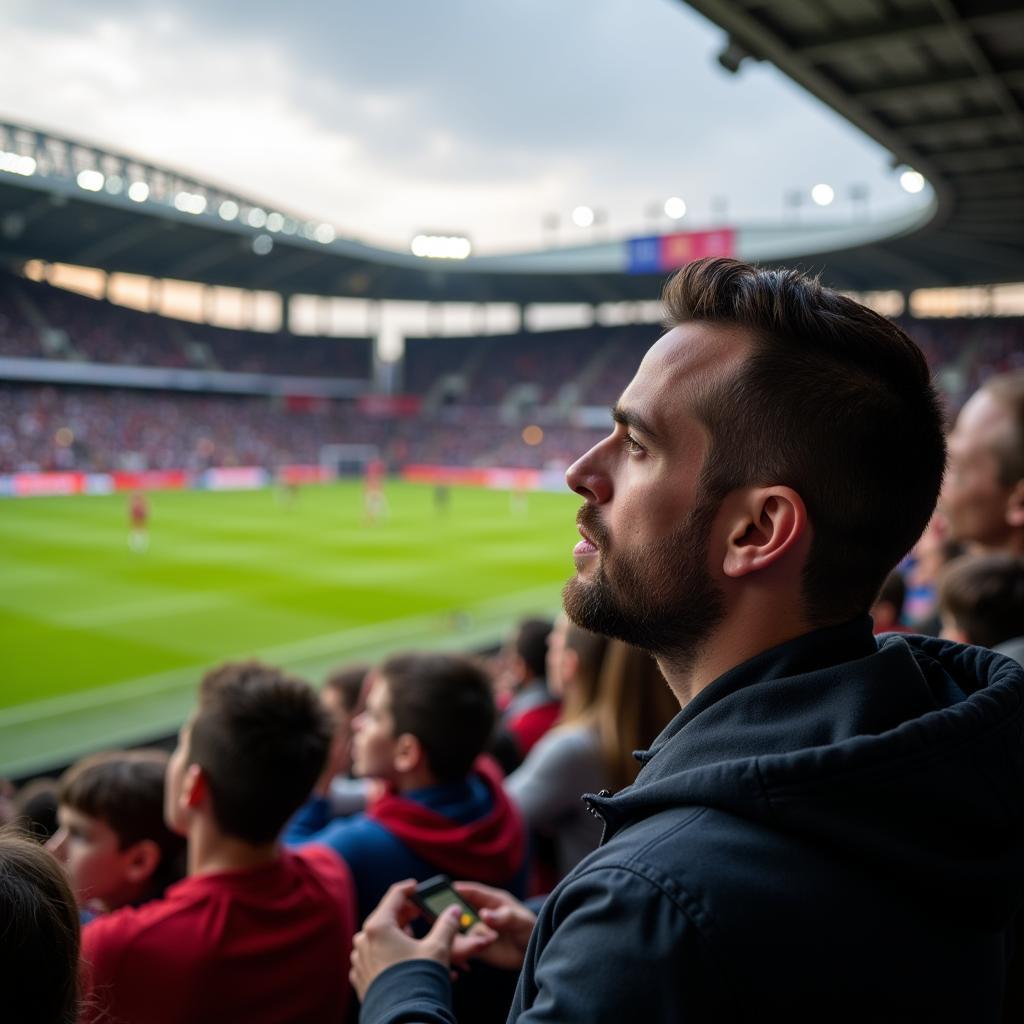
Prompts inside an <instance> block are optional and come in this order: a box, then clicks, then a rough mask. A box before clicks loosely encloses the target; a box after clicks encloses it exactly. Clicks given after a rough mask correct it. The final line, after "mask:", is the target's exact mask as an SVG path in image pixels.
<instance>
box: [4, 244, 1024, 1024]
mask: <svg viewBox="0 0 1024 1024" xmlns="http://www.w3.org/2000/svg"><path fill="white" fill-rule="evenodd" d="M675 287H676V289H677V291H678V292H679V293H680V294H679V296H678V298H677V301H676V303H675V305H673V304H672V302H671V301H670V303H669V308H670V310H675V311H676V312H675V313H674V322H675V323H676V327H675V328H674V329H673V330H672V331H671V332H670V333H669V334H667V335H666V337H665V338H663V339H662V340H661V341H659V342H658V344H657V345H656V346H655V348H654V349H652V354H651V357H650V361H649V362H645V364H644V366H645V369H642V370H641V371H640V372H639V373H638V375H637V377H636V378H634V380H633V381H632V382H631V383H630V385H629V387H628V388H627V390H626V392H625V395H624V397H623V406H622V409H621V410H620V412H619V414H618V415H619V420H618V421H617V422H616V425H615V427H614V428H613V433H612V435H611V436H609V437H607V438H604V439H602V440H601V441H600V442H599V443H598V444H596V445H595V446H594V447H593V448H592V449H590V450H589V451H588V452H586V453H585V454H584V455H582V456H581V457H580V458H579V460H578V461H577V462H576V463H575V464H574V466H573V468H572V469H571V470H570V471H569V474H568V482H569V485H570V486H571V487H572V489H573V490H575V491H576V492H577V493H578V494H579V495H580V496H581V497H582V498H583V508H582V510H581V513H580V515H579V518H578V524H579V526H580V533H581V538H582V539H581V541H580V544H579V545H578V546H577V549H576V552H575V554H576V558H577V573H576V575H575V576H574V577H573V578H572V580H571V581H570V583H569V584H568V585H567V587H566V590H565V608H566V613H567V616H568V617H562V618H559V620H558V621H557V622H556V623H551V622H550V621H548V620H546V619H542V618H529V619H525V620H523V621H521V622H520V623H519V624H518V626H517V627H516V629H515V630H514V632H513V633H512V634H511V635H510V636H509V638H508V640H507V642H506V644H505V645H504V646H503V648H502V649H501V650H500V651H499V652H498V653H497V654H496V655H493V656H492V657H491V658H485V657H483V656H470V655H466V654H464V653H447V652H435V651H431V652H411V653H405V654H399V655H392V656H389V657H386V658H385V659H383V660H382V661H380V662H379V663H377V664H373V665H349V666H343V667H342V668H341V669H339V670H338V671H337V672H335V673H333V674H332V675H331V676H330V677H329V678H328V680H327V681H326V683H325V684H324V686H323V687H322V688H321V690H320V691H319V693H318V692H317V691H316V690H315V689H314V688H313V687H312V686H311V685H310V684H309V683H307V682H305V681H303V680H300V679H298V678H295V677H293V676H291V675H289V674H288V673H286V672H285V671H283V670H281V669H279V668H276V667H273V666H269V665H266V664H262V663H259V662H236V663H228V664H224V665H221V666H219V667H217V668H215V669H212V670H211V671H210V672H208V673H207V674H206V675H205V676H204V677H203V678H202V680H201V681H200V684H199V692H198V699H197V702H196V706H195V708H194V709H193V711H192V713H191V714H190V715H189V717H188V719H187V720H186V721H185V722H184V723H183V725H182V727H181V730H180V732H179V735H178V737H177V741H176V746H175V749H174V751H173V753H172V754H170V756H166V755H164V754H161V753H159V752H155V751H149V750H143V751H133V752H123V751H114V752H106V753H103V754H99V755H93V756H91V757H89V758H87V759H85V760H83V761H81V762H79V763H77V764H75V765H73V766H72V767H71V768H69V769H68V770H67V772H66V773H65V774H64V775H63V776H62V777H61V779H60V780H59V782H57V783H55V784H53V785H52V786H51V787H50V793H51V796H52V801H53V802H54V803H55V805H56V811H55V821H52V822H51V821H50V820H49V819H50V818H51V817H53V808H52V806H51V808H50V812H49V815H48V813H47V811H46V809H45V807H41V809H40V811H39V813H38V814H37V815H35V816H33V813H32V812H31V811H30V810H29V801H28V799H27V794H26V793H22V792H14V791H12V790H11V788H10V787H8V788H6V789H4V790H3V791H2V792H0V816H2V817H3V818H5V819H6V820H7V821H8V822H9V824H7V825H6V826H5V827H4V828H3V829H0V921H2V922H4V927H2V928H0V963H4V964H5V966H6V965H8V964H12V965H14V973H13V974H12V975H11V977H10V979H9V980H8V981H7V983H6V986H5V998H6V1000H7V1002H6V1004H5V1009H6V1008H8V1007H13V1008H14V1009H15V1012H16V1013H21V1015H22V1016H23V1017H25V1018H26V1019H36V1020H39V1021H44V1022H45V1021H64V1022H70V1021H72V1020H75V1019H76V1014H77V1019H78V1020H80V1021H82V1022H89V1024H92V1022H96V1024H100V1022H118V1021H120V1022H122V1024H134V1022H143V1021H144V1022H146V1024H164V1022H168V1024H169V1022H171V1021H185V1020H187V1021H191V1022H196V1024H205V1022H207V1021H209V1022H211V1024H213V1022H218V1024H220V1022H223V1021H229V1020H245V1021H248V1022H255V1024H262V1022H270V1021H317V1022H319V1021H325V1022H326V1021H345V1020H349V1021H352V1020H355V1019H357V1017H358V1019H363V1020H365V1021H367V1022H372V1024H384V1022H401V1021H430V1022H451V1021H454V1020H462V1021H463V1022H469V1021H473V1022H480V1024H487V1022H490V1021H501V1020H505V1019H506V1016H508V1018H509V1019H510V1020H512V1021H515V1020H516V1019H519V1018H523V1019H527V1018H529V1019H535V1020H538V1021H539V1020H543V1021H551V1022H554V1021H564V1022H566V1024H572V1022H582V1021H585V1020H586V1021H589V1020H598V1019H608V1020H624V1019H639V1020H644V1021H661V1020H664V1021H670V1020H679V1019H688V1020H695V1021H702V1022H709V1021H738V1020H749V1019H753V1018H754V1017H755V1016H761V1015H764V1016H767V1017H770V1018H771V1019H775V1018H776V1017H778V1019H786V1020H793V1021H810V1020H819V1019H822V1018H825V1019H830V1020H858V1021H860V1020H866V1019H879V1020H901V1021H902V1020H930V1021H931V1020H944V1021H950V1022H953V1021H967V1020H972V1021H973V1020H979V1021H991V1022H994V1021H998V1020H1003V1021H1011V1020H1019V1019H1020V1014H1021V1010H1022V1007H1021V1003H1020V1002H1019V1000H1020V999H1021V998H1022V996H1024V988H1022V985H1021V982H1022V978H1024V973H1022V966H1024V953H1022V950H1021V946H1020V943H1019V942H1018V941H1016V940H1017V937H1018V935H1017V920H1018V918H1019V915H1020V914H1021V912H1022V908H1024V890H1022V889H1021V885H1020V881H1019V876H1020V856H1019V855H1020V853H1021V851H1022V850H1024V826H1022V822H1024V803H1022V801H1024V797H1022V794H1021V792H1020V787H1019V780H1020V778H1021V774H1022V769H1024V751H1022V750H1021V746H1020V735H1021V715H1020V708H1021V706H1022V703H1024V672H1022V671H1021V668H1020V666H1021V665H1024V370H1021V369H1016V370H1014V369H1013V368H1012V367H1013V366H1015V365H1016V363H1017V359H1016V355H1015V354H1014V353H1013V352H1010V353H1009V354H1008V359H1009V362H1010V364H1011V372H1004V373H991V374H984V375H983V376H984V379H983V382H982V384H981V386H980V387H979V388H978V389H977V390H975V391H974V392H973V393H972V394H971V395H970V396H968V397H967V400H966V401H965V402H964V403H963V405H962V408H961V409H960V410H959V413H958V415H957V417H956V420H955V423H954V424H953V425H952V428H951V429H950V430H949V432H948V441H947V436H946V430H945V427H946V425H945V424H944V423H943V412H942V410H941V408H940V404H939V401H938V398H937V395H936V393H935V391H934V390H933V388H932V385H931V384H930V382H929V373H928V368H927V367H926V366H925V365H924V363H923V361H922V360H921V358H920V355H919V353H918V352H917V351H916V350H915V349H914V347H913V346H912V345H910V344H908V343H907V342H906V339H905V337H904V336H903V335H902V334H901V333H900V332H898V331H897V330H896V329H895V328H893V326H892V325H891V324H888V323H886V322H885V321H882V320H881V319H880V318H878V317H876V316H875V315H874V314H870V313H869V312H868V311H866V310H863V309H861V308H859V307H856V306H855V305H854V304H852V303H849V302H847V301H846V300H839V299H838V298H837V297H836V296H834V295H832V294H831V293H827V292H824V293H823V292H822V290H821V289H820V288H819V287H818V286H817V285H816V284H815V283H814V282H809V281H807V280H806V279H803V278H801V277H800V276H799V275H797V274H795V273H794V274H792V275H790V276H788V277H785V278H783V277H782V276H781V275H780V276H779V277H772V278H768V277H767V275H765V276H764V277H762V276H760V273H759V272H758V271H756V270H755V269H753V268H750V267H746V266H745V265H743V264H738V263H735V262H734V261H728V260H721V261H717V260H716V261H704V262H703V265H693V266H691V267H689V268H687V269H686V270H685V271H684V272H683V274H681V275H680V277H679V278H677V284H676V286H675ZM751 296H755V299H753V300H752V299H751ZM769 300H770V301H769ZM745 302H749V304H748V305H745V304H744V303H745ZM698 303H700V304H701V306H700V310H701V314H702V315H701V316H697V315H696V314H694V313H692V310H693V309H694V308H695V306H697V305H698ZM680 309H681V310H684V311H685V312H684V313H682V314H681V313H679V312H678V310H680ZM766 311H767V312H766ZM772 317H781V318H783V320H784V322H785V324H787V325H788V326H789V328H790V330H789V331H788V332H787V333H786V335H785V338H786V344H785V345H779V344H778V343H777V342H776V341H775V340H774V339H769V340H761V339H759V341H758V342H754V341H752V340H751V339H750V338H748V337H745V336H742V334H743V330H749V328H750V327H751V325H752V324H757V323H763V320H762V319H761V318H767V319H768V322H770V323H771V324H772V325H773V327H775V328H778V323H776V322H775V321H772V320H771V318H772ZM694 321H696V322H694ZM721 323H724V325H725V329H724V330H719V327H720V324H721ZM737 325H739V327H740V329H737ZM829 331H835V332H836V333H835V334H834V335H831V336H830V340H832V341H833V342H835V341H839V342H842V344H834V345H832V346H831V347H828V346H825V345H823V344H822V333H823V332H829ZM756 344H760V345H762V346H763V347H761V348H756V349H754V351H756V353H757V355H756V356H752V355H751V349H753V348H754V346H755V345H756ZM789 346H796V347H797V348H798V349H799V351H798V352H797V354H796V356H795V357H794V356H793V353H792V351H791V349H790V347H789ZM851 349H852V350H853V351H852V352H851ZM794 359H795V362H794V361H793V360H794ZM773 360H774V361H778V360H781V363H779V362H773ZM723 366H727V369H726V370H723ZM794 366H796V367H797V368H798V369H799V372H800V373H805V372H806V373H808V374H810V376H811V377H813V378H814V380H813V383H814V384H815V385H816V386H817V388H816V389H815V388H808V386H807V383H806V381H805V380H804V379H803V378H800V379H799V380H797V379H796V376H798V375H797V374H796V373H795V371H794ZM780 369H781V372H779V371H780ZM773 371H774V372H773ZM694 376H699V378H700V381H701V389H700V390H699V393H698V398H696V399H695V400H694V401H693V403H692V404H687V403H685V402H681V401H680V397H679V396H680V393H681V392H682V391H685V390H686V388H687V387H690V386H692V378H693V377H694ZM768 381H771V383H772V384H773V385H774V386H771V387H769V386H767V383H768ZM826 382H827V383H829V384H830V386H829V387H824V384H825V383H826ZM708 388H717V389H718V390H717V391H715V394H716V395H717V402H715V403H712V406H711V407H709V408H705V409H703V410H702V411H701V414H702V415H706V416H708V421H707V422H702V423H701V424H700V425H698V423H697V420H696V419H695V417H696V416H697V407H698V406H699V403H700V402H701V401H702V400H705V399H706V396H707V389H708ZM751 405H755V406H756V410H755V412H754V413H753V414H752V415H751V416H750V417H749V419H748V418H745V417H744V416H741V415H740V412H742V413H744V414H745V413H746V412H747V411H748V409H749V407H750V406H751ZM808 405H810V406H811V407H812V409H809V408H808ZM723 408H724V409H726V410H727V411H730V412H731V413H732V415H725V416H723V417H722V418H720V419H716V418H715V417H716V416H718V415H719V414H720V413H721V412H722V409H723ZM865 410H867V411H865ZM808 416H814V417H815V422H816V423H817V426H818V428H819V429H818V430H817V431H815V432H811V433H808V430H807V417H808ZM652 423H653V424H655V426H654V427H652V426H651V424H652ZM766 423H767V424H770V429H769V428H766V427H765V424H766ZM716 431H724V433H719V434H717V435H716V433H715V432H716ZM709 437H710V438H711V439H710V440H708V438H709ZM723 437H724V438H725V439H726V441H727V442H728V443H727V444H726V446H725V447H717V448H716V447H715V445H719V446H721V444H722V438H723ZM683 441H685V442H687V443H681V442H683ZM947 447H948V471H947V472H946V473H945V477H944V474H943V470H944V466H945V464H946V450H947ZM705 448H706V450H705ZM752 451H753V452H756V453H757V454H756V457H755V458H754V459H753V460H752V461H751V460H750V458H749V456H750V453H751V452H752ZM793 451H797V452H799V453H800V457H799V459H797V460H796V461H795V462H792V463H789V462H786V460H788V459H790V458H791V453H792V452H793ZM776 459H782V460H783V462H785V466H784V468H783V469H779V468H778V466H779V465H780V463H777V462H776V461H775V460H776ZM776 474H779V475H778V476H777V475H776ZM780 479H781V481H782V482H779V481H780ZM698 481H699V483H698ZM716 488H718V490H716ZM936 503H937V510H936ZM681 524H682V525H681ZM916 538H920V539H919V540H916V543H915V539H916ZM911 545H913V548H912V551H911V554H910V556H909V557H908V558H905V559H904V560H903V561H902V562H901V563H900V564H899V565H898V566H897V567H896V568H895V569H893V563H894V562H896V560H897V558H898V557H899V556H900V554H902V553H903V552H904V551H906V550H907V548H909V547H911ZM887 574H888V575H887ZM908 590H909V591H913V592H915V597H916V599H917V603H916V605H915V610H914V613H913V616H911V615H910V613H909V612H908V609H907V605H906V600H905V599H906V596H907V592H908ZM872 601H873V603H872ZM869 610H870V611H871V613H872V614H873V615H874V616H875V621H874V623H872V621H871V619H870V618H869V617H868V612H869ZM570 620H571V621H570ZM873 628H874V632H876V633H878V634H879V636H877V637H875V636H873V635H872V631H873ZM918 631H921V633H924V634H926V635H918ZM939 633H941V636H938V635H935V634H939ZM965 645H968V646H965ZM633 750H639V751H641V752H642V753H641V754H640V755H639V758H638V759H634V758H633V757H632V756H631V755H632V751H633ZM584 794H589V795H587V796H586V798H585V802H584V801H583V799H582V798H583V797H584ZM37 795H38V794H37ZM35 806H39V802H38V801H37V803H36V805H35ZM594 816H596V817H594ZM598 819H599V820H598ZM0 824H2V822H0ZM19 825H20V826H21V827H22V829H23V830H24V831H25V832H26V833H27V834H31V835H33V836H34V837H35V838H31V839H30V838H24V837H22V835H21V834H20V830H19V832H15V827H16V826H19ZM43 841H45V843H46V846H47V847H48V848H49V851H50V853H51V854H52V855H53V856H52V858H50V857H49V856H48V855H47V854H46V852H45V851H44V850H43V848H42V842H43ZM58 863H59V864H61V865H62V866H63V870H64V875H63V876H62V874H61V872H60V871H58V870H56V866H57V864H58ZM439 875H440V876H450V878H452V879H455V880H456V881H455V883H454V892H455V893H457V894H458V896H459V897H461V899H462V900H463V901H465V902H466V905H465V906H463V905H460V904H456V909H455V910H454V911H453V910H452V907H448V908H447V909H440V908H438V909H437V910H436V911H434V910H431V908H430V907H429V906H428V907H427V908H426V909H425V910H424V909H423V908H422V907H421V906H420V905H419V904H418V903H417V901H416V898H415V897H416V887H417V884H419V883H424V882H427V881H428V880H433V879H436V877H437V876H439ZM438 884H441V883H438ZM350 965H351V972H350V971H349V966H350ZM453 973H454V979H453V977H452V975H453ZM38 993H45V994H43V995H39V994H38ZM360 1004H361V1007H362V1008H360ZM29 1006H31V1007H32V1009H31V1010H28V1009H25V1010H22V1008H23V1007H25V1008H27V1007H29Z"/></svg>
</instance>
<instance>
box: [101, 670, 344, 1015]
mask: <svg viewBox="0 0 1024 1024" xmlns="http://www.w3.org/2000/svg"><path fill="white" fill-rule="evenodd" d="M330 740H331V733H330V726H329V723H328V721H327V719H326V716H325V715H324V713H323V711H322V710H321V708H320V706H319V704H318V702H317V698H316V694H315V692H314V691H313V690H312V688H310V687H309V686H307V685H306V684H305V683H303V682H300V681H299V680H297V679H292V678H289V677H288V676H286V675H284V674H283V673H281V672H280V671H279V670H277V669H274V668H271V667H269V666H265V665H261V664H259V663H258V662H249V663H240V664H228V665H223V666H221V667H220V668H218V669H214V670H213V671H211V672H209V673H208V674H207V675H206V677H205V678H204V679H203V681H202V684H201V687H200V694H199V706H198V708H197V709H196V711H195V712H194V713H193V714H192V716H191V717H190V718H189V720H188V722H186V723H185V725H184V726H183V727H182V730H181V734H180V736H179V739H178V746H177V748H176V749H175V751H174V753H173V754H172V755H171V759H170V761H169V763H168V767H167V782H166V804H165V814H166V818H167V822H168V824H170V825H171V827H172V828H174V829H175V830H177V831H178V832H180V833H181V834H182V835H185V836H187V839H188V877H187V878H186V879H185V880H184V881H183V882H179V883H178V884H177V885H174V886H172V887H171V888H170V889H168V891H167V895H166V896H165V898H164V899H161V900H153V901H151V902H149V903H147V904H146V905H145V906H142V907H139V908H131V907H125V908H122V909H121V910H116V911H114V912H113V913H110V914H107V915H105V916H103V917H100V918H97V919H96V920H95V921H92V922H91V923H90V924H88V925H86V927H85V930H84V932H83V939H82V958H83V962H84V967H85V969H84V972H83V978H84V980H85V983H86V985H87V988H88V996H89V998H88V999H87V1000H86V1011H85V1020H87V1021H105V1020H107V1019H113V1020H118V1021H124V1022H126V1024H132V1022H136V1021H139V1022H145V1024H164V1022H172V1021H177V1022H180V1021H189V1022H190V1024H203V1022H210V1024H221V1022H223V1021H226V1020H244V1021H247V1022H250V1024H253V1022H256V1024H258V1022H269V1021H284V1020H289V1021H290V1020H296V1021H297V1020H302V1021H311V1022H313V1021H324V1022H326V1021H332V1022H333V1021H340V1020H344V1019H345V1015H346V1007H347V1004H348V1000H349V990H348V986H347V984H346V982H345V979H344V977H343V974H342V973H341V972H339V970H338V965H339V964H340V963H343V962H344V959H345V957H346V956H347V955H348V951H349V948H350V945H351V938H352V931H353V929H354V925H355V913H354V909H355V908H354V896H353V892H352V882H351V877H350V875H349V873H348V870H347V869H346V867H345V865H344V864H343V863H342V862H341V861H340V860H339V859H338V858H337V856H336V855H335V854H334V853H332V852H331V851H330V850H326V849H324V848H323V847H316V846H314V847H310V848H309V849H307V850H302V851H300V852H299V853H295V852H292V851H283V850H282V849H281V846H280V842H279V833H280V831H281V829H282V828H283V826H284V824H285V822H286V821H287V819H288V817H289V816H290V815H291V814H292V813H293V812H294V811H295V809H296V808H297V807H298V806H299V804H300V803H301V802H302V800H303V799H304V798H305V795H306V794H307V793H308V792H309V791H310V789H311V788H312V786H313V784H314V782H315V781H316V779H317V777H318V776H319V775H320V773H321V771H322V770H323V767H324V763H325V761H326V759H327V753H328V749H329V746H330Z"/></svg>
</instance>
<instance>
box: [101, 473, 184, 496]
mask: <svg viewBox="0 0 1024 1024" xmlns="http://www.w3.org/2000/svg"><path fill="white" fill-rule="evenodd" d="M111 476H112V477H113V478H114V490H115V491H180V490H184V489H185V488H186V487H188V486H189V485H190V484H191V483H192V475H191V474H190V473H189V472H188V471H187V470H184V469H163V470H159V469H153V470H145V471H143V472H141V473H112V474H111Z"/></svg>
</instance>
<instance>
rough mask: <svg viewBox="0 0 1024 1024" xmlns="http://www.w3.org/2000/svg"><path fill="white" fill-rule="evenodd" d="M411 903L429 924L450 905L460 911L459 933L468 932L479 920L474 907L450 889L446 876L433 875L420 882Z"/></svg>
mask: <svg viewBox="0 0 1024 1024" xmlns="http://www.w3.org/2000/svg"><path fill="white" fill-rule="evenodd" d="M412 901H413V903H415V904H416V906H417V907H419V908H420V910H422V911H423V913H424V915H425V916H426V918H427V920H429V921H430V923H431V924H433V923H434V921H436V920H437V919H438V917H440V916H441V914H443V913H444V912H445V911H446V910H447V909H448V908H449V907H450V906H452V905H455V906H457V907H458V908H459V910H460V914H459V931H460V932H468V931H469V929H470V928H472V927H473V925H475V924H476V923H477V922H478V921H479V920H480V915H479V914H478V913H477V910H476V907H474V906H473V905H472V904H470V903H467V902H466V901H465V900H464V899H463V898H462V897H461V896H460V895H459V894H458V893H457V892H456V891H455V890H454V889H453V888H452V880H451V879H450V878H449V877H448V876H447V875H435V876H434V877H433V878H428V879H427V880H426V881H425V882H420V884H419V885H417V886H416V890H415V892H413V894H412Z"/></svg>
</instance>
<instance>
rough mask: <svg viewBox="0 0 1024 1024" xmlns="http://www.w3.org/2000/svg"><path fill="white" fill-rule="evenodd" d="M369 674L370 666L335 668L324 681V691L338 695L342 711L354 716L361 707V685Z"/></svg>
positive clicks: (359, 665)
mask: <svg viewBox="0 0 1024 1024" xmlns="http://www.w3.org/2000/svg"><path fill="white" fill-rule="evenodd" d="M369 672H370V666H369V665H362V664H358V665H345V666H343V667H342V668H337V669H335V670H334V671H333V672H332V673H331V674H330V675H329V676H328V677H327V678H326V679H325V680H324V689H325V690H331V691H332V692H334V693H336V694H337V695H338V700H339V701H340V702H341V707H342V709H343V710H344V711H346V712H347V713H348V714H350V715H352V714H355V712H356V711H357V710H358V709H359V707H360V706H361V705H362V700H363V684H364V683H365V682H366V677H367V675H369Z"/></svg>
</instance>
